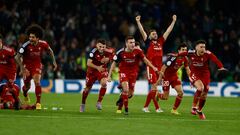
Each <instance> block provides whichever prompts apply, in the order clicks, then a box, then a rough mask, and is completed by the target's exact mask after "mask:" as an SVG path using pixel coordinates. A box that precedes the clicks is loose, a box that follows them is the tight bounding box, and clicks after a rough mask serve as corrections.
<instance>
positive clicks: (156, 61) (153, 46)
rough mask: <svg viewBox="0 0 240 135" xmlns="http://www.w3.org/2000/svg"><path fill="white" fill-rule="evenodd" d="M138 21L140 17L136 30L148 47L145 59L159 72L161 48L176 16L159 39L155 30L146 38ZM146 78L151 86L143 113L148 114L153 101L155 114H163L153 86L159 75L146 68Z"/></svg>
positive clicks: (155, 88)
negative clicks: (137, 29)
mask: <svg viewBox="0 0 240 135" xmlns="http://www.w3.org/2000/svg"><path fill="white" fill-rule="evenodd" d="M140 20H141V16H137V17H136V22H137V25H138V28H139V30H140V33H141V35H142V37H143V40H144V41H145V43H146V45H147V46H148V50H147V58H148V59H149V61H150V62H151V63H152V64H153V65H154V66H155V67H157V68H158V70H160V69H161V67H162V56H163V48H162V47H163V44H164V42H165V41H166V40H167V38H168V36H169V34H170V33H171V31H172V30H173V27H174V25H175V22H176V20H177V16H176V15H173V16H172V22H171V24H170V25H169V26H168V28H167V30H166V31H165V32H164V34H163V35H162V36H160V37H158V34H157V31H156V30H150V32H149V36H147V34H146V32H145V31H144V29H143V26H142V24H141V22H140ZM147 76H148V81H149V83H150V84H151V90H150V91H149V93H148V95H147V99H146V102H145V105H144V108H143V111H144V112H150V111H149V109H148V106H149V104H150V102H151V100H153V103H154V106H155V109H156V112H163V111H162V110H161V109H160V107H159V105H158V102H157V100H156V98H155V96H156V93H157V87H156V86H157V85H155V84H156V82H157V80H158V77H159V75H158V74H157V73H156V72H155V71H154V70H153V69H152V68H151V67H149V66H147Z"/></svg>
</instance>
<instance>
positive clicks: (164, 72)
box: [157, 43, 191, 115]
mask: <svg viewBox="0 0 240 135" xmlns="http://www.w3.org/2000/svg"><path fill="white" fill-rule="evenodd" d="M177 50H178V53H184V52H186V53H187V44H186V43H182V44H180V45H179V46H178V49H177ZM182 65H184V67H185V69H186V72H187V75H188V76H190V72H191V71H190V69H189V66H188V59H187V56H186V55H185V56H177V54H176V53H173V54H170V55H169V57H168V59H167V61H166V62H165V64H164V65H163V66H162V68H161V71H160V74H159V78H158V81H157V84H159V83H160V82H162V87H163V93H158V97H159V98H160V99H161V100H167V99H168V97H169V89H170V86H172V88H174V89H175V90H176V92H177V97H176V99H175V103H174V105H173V108H172V110H171V113H172V114H175V115H179V114H180V113H179V112H178V111H177V109H178V107H179V105H180V104H181V101H182V98H183V88H182V83H181V81H180V80H179V78H178V76H177V71H178V69H179V68H180V67H182Z"/></svg>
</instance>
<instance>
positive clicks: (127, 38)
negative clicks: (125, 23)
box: [125, 36, 134, 42]
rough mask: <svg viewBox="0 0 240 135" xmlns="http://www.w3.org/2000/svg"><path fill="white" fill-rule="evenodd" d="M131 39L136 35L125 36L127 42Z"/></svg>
mask: <svg viewBox="0 0 240 135" xmlns="http://www.w3.org/2000/svg"><path fill="white" fill-rule="evenodd" d="M129 39H134V37H133V36H127V37H126V38H125V42H127V41H128V40H129Z"/></svg>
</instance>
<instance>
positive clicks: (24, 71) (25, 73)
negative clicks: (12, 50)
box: [14, 53, 30, 78]
mask: <svg viewBox="0 0 240 135" xmlns="http://www.w3.org/2000/svg"><path fill="white" fill-rule="evenodd" d="M14 59H15V61H16V63H17V64H18V66H19V67H20V72H19V75H22V76H23V78H25V77H27V76H29V75H30V72H29V71H28V70H27V69H26V68H25V67H24V66H23V59H22V55H21V54H19V53H17V55H16V56H15V57H14Z"/></svg>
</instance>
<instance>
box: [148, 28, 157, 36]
mask: <svg viewBox="0 0 240 135" xmlns="http://www.w3.org/2000/svg"><path fill="white" fill-rule="evenodd" d="M152 32H157V31H156V30H155V29H150V30H149V31H148V35H150V34H151V33H152Z"/></svg>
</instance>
